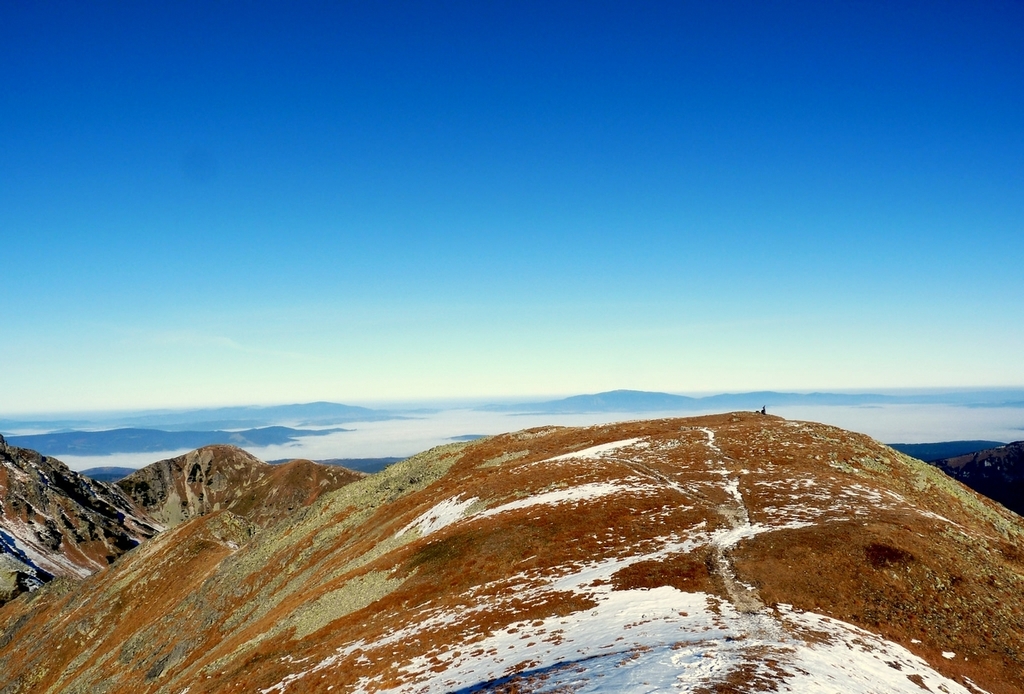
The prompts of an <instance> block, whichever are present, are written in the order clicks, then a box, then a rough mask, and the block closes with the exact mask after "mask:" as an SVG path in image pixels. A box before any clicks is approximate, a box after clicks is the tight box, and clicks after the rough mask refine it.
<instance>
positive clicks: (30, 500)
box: [0, 437, 160, 603]
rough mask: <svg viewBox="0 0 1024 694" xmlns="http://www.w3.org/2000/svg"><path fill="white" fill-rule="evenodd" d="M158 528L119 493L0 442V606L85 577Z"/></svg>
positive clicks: (128, 499)
mask: <svg viewBox="0 0 1024 694" xmlns="http://www.w3.org/2000/svg"><path fill="white" fill-rule="evenodd" d="M158 530H160V526H159V525H158V524H156V523H154V522H153V521H152V520H151V519H150V518H149V517H148V516H147V514H146V513H145V512H144V511H143V510H142V509H140V508H139V506H138V505H137V504H136V503H135V502H134V501H133V500H132V499H131V498H130V497H129V496H128V495H127V494H125V493H124V492H123V491H121V490H120V489H119V488H117V487H113V486H110V485H108V484H104V483H102V482H96V481H94V480H91V479H89V478H87V477H83V476H82V475H80V474H78V473H77V472H74V471H73V470H71V469H69V468H68V467H67V466H66V465H64V463H62V462H60V461H59V460H57V459H56V458H49V457H46V456H42V455H40V454H39V453H36V452H35V451H32V450H28V449H24V448H18V447H16V446H9V445H7V443H6V441H4V439H3V437H0V603H3V602H5V601H7V600H10V599H11V598H13V597H15V596H16V595H18V594H20V593H22V592H25V591H27V590H34V589H36V588H38V587H40V586H41V585H43V584H44V583H46V582H48V581H50V580H52V579H53V578H55V577H59V576H63V577H74V578H81V577H84V576H88V575H89V574H91V573H94V572H95V571H97V570H99V569H101V568H103V567H105V566H107V565H108V564H110V563H111V562H113V561H114V560H115V559H117V558H118V557H119V556H121V555H122V554H124V553H125V552H127V551H128V550H130V549H132V548H133V547H135V546H137V545H138V544H139V543H140V542H142V541H143V540H145V539H147V538H149V537H152V536H153V535H154V534H156V532H157V531H158Z"/></svg>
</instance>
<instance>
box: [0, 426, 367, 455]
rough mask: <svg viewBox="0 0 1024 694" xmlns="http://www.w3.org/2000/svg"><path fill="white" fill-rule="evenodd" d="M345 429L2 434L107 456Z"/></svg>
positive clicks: (264, 441) (269, 441)
mask: <svg viewBox="0 0 1024 694" xmlns="http://www.w3.org/2000/svg"><path fill="white" fill-rule="evenodd" d="M340 431H349V430H348V429H338V428H334V429H291V428H289V427H264V428H261V429H246V430H244V431H162V430H160V429H110V430H107V431H61V432H54V433H51V434H30V435H26V436H6V437H4V438H5V439H6V440H7V443H9V444H10V445H12V446H18V447H20V448H31V449H32V450H35V451H39V452H40V453H42V454H43V455H49V456H54V457H57V456H62V455H88V456H95V455H111V454H113V453H147V452H157V451H173V450H179V449H192V448H200V447H202V446H210V445H212V444H217V443H223V444H231V445H233V446H240V447H245V446H272V445H281V444H286V443H291V442H293V441H295V440H296V439H298V438H302V437H305V436H325V435H327V434H333V433H336V432H340Z"/></svg>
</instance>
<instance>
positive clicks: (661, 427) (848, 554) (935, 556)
mask: <svg viewBox="0 0 1024 694" xmlns="http://www.w3.org/2000/svg"><path fill="white" fill-rule="evenodd" d="M705 429H710V430H711V431H712V432H713V433H714V435H715V438H714V444H715V446H716V449H715V450H716V451H717V452H715V454H714V455H710V454H709V450H710V449H709V437H708V434H707V432H706V431H705ZM632 438H642V439H643V441H642V442H641V444H640V445H637V446H634V447H632V448H628V449H626V450H624V451H623V452H622V453H621V454H617V455H615V456H610V457H606V458H596V459H580V458H571V459H568V460H563V461H552V462H543V461H546V460H547V459H549V458H551V457H553V456H558V455H563V454H566V453H569V452H572V451H578V450H580V449H584V448H587V447H590V446H594V445H598V444H602V443H607V442H612V441H620V440H623V439H632ZM726 479H729V480H734V481H735V482H736V483H737V485H738V491H739V493H740V494H741V496H742V502H743V508H738V507H737V506H736V501H735V497H734V496H733V495H732V494H731V493H730V491H729V490H728V489H727V488H726V487H725V486H724V484H723V481H724V480H726ZM585 484H617V485H618V486H619V487H620V488H621V489H622V491H620V492H618V493H615V494H608V495H604V496H600V497H597V498H593V499H590V500H585V501H578V502H574V503H562V504H553V505H546V506H540V507H538V506H529V505H525V506H523V507H521V508H517V507H510V510H507V511H506V512H502V513H495V514H494V515H490V516H484V515H479V514H478V515H470V516H469V517H467V518H465V519H464V520H461V521H459V522H455V523H452V524H451V525H448V526H446V527H443V528H441V529H439V530H437V531H436V532H433V533H431V534H428V535H426V536H420V535H419V534H418V533H417V532H416V531H415V530H413V531H406V532H403V530H405V529H406V528H407V527H408V526H409V525H410V523H411V522H413V521H414V520H416V519H417V518H423V514H424V513H425V512H429V511H430V509H432V508H437V505H438V504H442V503H443V502H445V503H452V502H464V503H465V504H467V506H466V509H465V510H466V511H467V512H468V513H470V514H473V513H474V512H479V511H484V510H486V509H492V510H493V509H495V508H497V507H499V506H500V505H502V504H510V503H511V504H514V503H515V502H517V501H522V500H528V499H529V498H530V497H533V496H536V495H538V494H545V493H549V492H554V491H557V490H560V489H566V488H571V487H578V486H580V485H585ZM631 490H632V491H631ZM637 490H640V491H637ZM472 499H476V501H475V502H471V500H472ZM739 514H742V515H744V517H747V516H749V521H750V522H751V523H762V524H764V525H767V526H772V527H776V529H775V530H773V531H771V532H765V533H763V534H761V535H758V536H756V537H753V538H750V539H748V540H745V541H743V542H741V543H740V544H738V545H737V546H736V547H735V548H733V549H732V550H731V552H730V556H726V557H723V556H720V555H721V552H718V553H717V554H716V550H715V548H713V547H711V546H709V545H701V546H698V547H695V548H693V549H692V551H689V552H682V551H680V552H676V553H674V554H671V555H669V556H666V557H665V558H663V559H659V560H645V561H641V562H638V563H635V564H633V565H632V566H629V567H627V568H625V569H623V570H622V571H621V572H619V573H617V574H616V575H615V576H614V577H613V583H614V585H615V587H616V588H619V589H628V588H637V587H645V588H653V587H657V586H660V585H670V586H674V587H676V588H678V589H680V590H683V591H702V592H706V593H711V594H714V595H718V596H719V597H720V598H721V599H722V600H729V601H732V602H734V604H736V605H737V607H738V608H743V609H755V608H756V606H757V605H760V604H766V605H771V604H773V603H786V604H792V605H795V606H796V607H799V608H803V609H808V610H815V611H818V612H821V613H824V614H831V615H834V616H835V617H836V618H839V619H843V620H846V621H848V622H851V623H853V624H857V625H859V626H862V627H864V628H866V629H869V630H872V631H875V632H876V633H882V634H884V635H885V636H886V637H887V638H889V639H890V640H893V641H895V642H897V643H900V644H902V645H903V646H905V647H906V648H908V649H910V650H911V651H913V652H914V653H917V654H918V655H920V656H921V657H923V658H924V659H926V660H927V661H928V662H929V663H930V664H931V665H932V667H934V668H935V669H937V670H939V671H940V672H942V673H943V674H945V675H947V676H949V677H952V678H954V679H958V681H962V678H963V677H965V676H966V677H970V678H971V680H973V681H974V682H977V683H978V684H979V685H980V686H982V687H985V688H986V689H987V690H989V691H990V692H993V693H994V694H997V693H1003V692H1017V691H1022V690H1024V679H1022V675H1021V673H1022V672H1024V656H1022V654H1021V652H1020V644H1021V643H1024V624H1022V623H1021V618H1020V616H1019V615H1022V614H1024V597H1022V596H1024V590H1022V588H1024V578H1022V577H1024V561H1022V550H1024V541H1022V538H1024V527H1022V526H1021V523H1020V520H1019V519H1018V518H1017V517H1015V516H1013V515H1012V514H1009V513H1008V512H1006V511H1005V510H1003V509H1001V508H1000V507H998V506H996V505H995V504H992V503H990V502H987V501H986V500H984V499H981V498H980V497H978V496H977V495H975V494H974V493H973V492H970V491H968V490H966V489H965V488H963V487H962V486H961V485H959V484H958V483H956V482H953V481H951V480H949V479H947V478H945V477H944V476H943V475H942V474H941V473H940V472H938V471H937V470H934V469H932V468H930V467H929V466H927V465H925V464H923V463H920V462H918V461H913V460H911V459H908V458H905V457H903V456H901V455H899V454H897V453H896V452H894V451H892V450H891V449H888V448H886V447H884V446H882V445H880V444H878V443H876V442H874V441H872V440H871V439H869V438H867V437H864V436H861V435H857V434H851V433H849V432H844V431H841V430H838V429H835V428H832V427H827V426H823V425H816V424H807V423H799V422H786V421H784V420H781V419H779V418H776V417H765V416H759V415H749V414H736V415H721V416H712V417H699V418H688V419H668V420H657V421H649V422H629V423H623V424H613V425H604V426H596V427H586V428H550V429H539V430H528V431H524V432H517V433H514V434H506V435H503V436H497V437H492V438H489V439H484V440H481V441H477V442H473V443H470V444H456V445H451V446H446V447H442V448H440V449H435V450H433V451H430V452H427V453H426V454H421V455H420V456H416V457H414V458H413V459H410V460H408V461H405V462H403V463H400V464H398V465H395V466H393V467H392V468H389V469H388V470H386V471H384V472H383V473H381V474H379V475H375V476H372V477H369V478H367V479H364V480H361V481H359V482H356V483H354V484H352V485H349V486H346V487H344V488H342V489H339V490H337V491H334V492H331V493H328V494H325V495H323V496H322V497H321V498H320V499H319V500H317V501H316V502H315V503H313V504H312V505H311V506H309V507H308V508H306V509H304V510H302V511H300V512H298V513H297V514H296V515H295V516H294V517H293V518H292V519H290V520H288V521H285V522H281V523H280V524H278V525H276V526H274V527H272V528H270V529H268V530H266V531H264V532H258V533H256V534H255V535H254V536H253V537H252V539H247V538H248V537H249V532H250V530H249V526H248V525H246V524H245V523H244V522H243V521H241V520H239V519H237V518H236V517H235V516H233V515H232V514H231V513H225V512H219V513H217V512H215V513H213V514H211V515H208V516H205V517H202V518H198V519H193V520H191V521H188V522H186V523H184V524H182V525H181V526H179V527H178V528H176V529H175V530H174V531H173V532H172V533H169V534H166V535H161V536H159V537H158V538H156V539H155V540H154V541H152V542H151V543H149V544H147V545H146V546H145V547H143V548H141V549H140V550H139V551H137V552H133V553H131V554H130V555H128V556H127V557H125V558H124V559H122V560H121V561H119V562H118V563H117V564H115V565H114V566H113V567H111V568H110V569H108V570H106V571H103V572H101V573H100V574H98V575H96V576H93V577H92V578H90V579H88V580H87V581H86V583H85V584H84V585H83V586H82V589H81V590H72V591H71V592H68V593H67V594H64V595H61V594H60V591H59V590H57V589H49V590H46V591H44V592H42V593H41V594H38V595H37V596H34V598H33V599H26V598H22V599H20V600H18V601H15V602H14V603H11V604H10V605H8V606H7V607H6V608H4V609H3V611H0V625H4V626H3V627H2V631H0V672H3V673H5V679H6V682H5V684H4V686H2V687H0V692H2V693H3V694H14V693H15V692H76V691H80V692H86V691H89V692H165V691H166V692H180V691H181V690H183V689H184V688H186V687H189V693H190V694H197V693H199V692H226V691H243V690H244V691H254V690H256V689H259V688H268V687H272V686H273V685H275V684H277V683H284V684H285V685H287V683H288V682H296V684H295V685H294V687H293V688H291V689H288V691H303V692H305V691H310V692H320V691H327V688H328V687H333V689H332V690H331V691H333V692H338V691H342V692H344V691H351V690H352V689H353V688H354V687H355V685H356V683H357V682H360V681H361V682H362V684H361V686H362V687H364V688H365V689H367V690H369V691H373V690H374V689H376V688H385V687H388V686H404V687H408V688H412V689H414V688H415V685H414V679H415V678H414V676H413V675H410V674H409V672H408V671H407V670H404V669H403V666H405V665H407V664H409V663H410V662H412V660H413V659H414V658H416V657H421V658H424V659H426V662H427V663H433V666H432V667H434V668H437V669H438V670H443V669H444V667H445V666H444V663H443V661H442V660H440V659H439V655H440V654H441V653H442V652H443V651H444V650H445V649H447V648H448V647H449V646H450V645H453V644H466V648H467V649H472V644H473V643H474V642H475V641H477V640H478V639H479V638H481V637H482V635H486V634H488V633H492V632H495V631H497V630H502V629H506V628H509V626H510V625H512V624H513V623H516V622H519V621H522V620H524V619H544V618H546V617H550V616H552V615H567V614H571V613H578V612H580V611H581V610H585V609H587V608H588V607H590V606H591V603H589V602H588V599H587V598H586V597H585V596H580V595H579V594H576V593H570V592H564V591H563V592H560V591H558V590H553V589H552V590H539V591H535V592H533V593H530V592H529V591H527V590H526V588H529V587H531V586H533V587H537V586H540V587H541V588H542V587H543V585H544V581H543V580H542V579H545V578H549V577H551V576H557V575H564V574H565V573H567V572H569V571H572V570H573V569H574V568H578V567H582V566H584V565H587V564H588V563H590V562H594V561H597V560H600V559H604V558H614V557H622V556H629V555H640V554H644V553H646V552H648V551H650V550H651V549H653V548H656V547H658V546H660V543H663V541H664V538H665V537H666V536H667V535H672V536H675V537H678V538H683V539H685V538H686V537H689V536H692V537H696V536H697V535H696V534H697V533H698V531H699V532H701V533H706V532H714V531H716V530H721V529H725V530H728V529H729V528H730V527H733V524H734V523H735V522H736V518H735V517H736V516H737V515H739ZM428 515H429V514H428ZM793 520H800V521H802V522H804V523H806V524H807V525H806V526H805V527H800V528H789V529H781V526H782V525H785V524H786V523H789V522H791V521H793ZM777 526H778V527H777ZM725 565H730V566H731V567H732V568H733V570H734V571H735V574H736V575H735V578H733V577H731V576H729V575H728V573H727V572H725V573H723V569H722V567H723V566H725ZM736 579H738V580H739V581H740V582H742V583H746V584H750V585H752V586H753V587H754V590H753V591H750V592H749V593H748V592H745V591H746V589H742V590H739V591H738V589H737V585H739V583H737V580H736ZM740 603H747V604H746V605H741V604H740ZM915 641H919V643H916V642H915ZM128 644H134V645H132V646H130V647H129V646H128ZM951 644H955V645H956V648H954V649H952V650H956V651H957V653H958V657H957V659H955V660H948V659H946V658H943V657H942V655H941V652H942V651H943V650H947V649H950V646H951ZM965 656H966V657H967V659H966V660H963V659H962V658H963V657H965ZM312 664H320V665H319V667H320V669H319V670H317V671H316V672H310V668H311V667H312ZM524 667H525V665H524ZM304 671H306V672H307V674H306V675H304V676H303V679H301V680H294V679H292V680H289V677H291V678H294V677H296V676H298V674H300V673H301V672H304ZM740 674H742V673H740ZM737 676H740V675H737ZM729 686H732V687H735V689H733V691H747V690H749V688H748V689H744V687H745V686H746V685H744V683H743V682H742V681H737V682H734V683H732V684H730V685H729ZM285 688H286V689H287V687H285Z"/></svg>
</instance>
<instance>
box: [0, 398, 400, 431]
mask: <svg viewBox="0 0 1024 694" xmlns="http://www.w3.org/2000/svg"><path fill="white" fill-rule="evenodd" d="M401 418H402V415H399V414H395V413H392V412H389V411H386V410H373V409H370V408H368V407H357V406H355V405H342V404H340V403H336V402H310V403H304V404H296V405H273V406H267V407H256V406H253V407H215V408H202V409H191V410H164V411H151V412H137V413H122V414H97V415H95V416H89V417H76V418H67V419H43V418H39V419H34V418H22V419H0V431H16V430H23V429H35V430H37V431H38V430H51V431H56V430H61V429H64V430H67V429H108V428H110V429H112V428H126V427H127V428H143V429H161V430H163V431H189V430H193V431H194V430H200V431H202V430H209V429H251V428H258V427H266V426H271V425H279V424H294V425H296V426H330V425H333V424H345V423H347V422H376V421H381V420H385V419H401Z"/></svg>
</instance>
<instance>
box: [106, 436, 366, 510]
mask: <svg viewBox="0 0 1024 694" xmlns="http://www.w3.org/2000/svg"><path fill="white" fill-rule="evenodd" d="M364 476H365V475H364V474H363V473H359V472H355V471H352V470H348V469H346V468H342V467H331V466H327V465H318V464H317V463H313V462H311V461H309V460H293V461H291V462H289V463H284V464H282V465H269V464H268V463H264V462H263V461H261V460H259V459H258V458H255V457H253V456H252V455H250V454H248V453H246V452H245V451H243V450H242V449H240V448H236V447H234V446H221V445H217V446H205V447H203V448H199V449H197V450H195V451H192V452H191V453H186V454H185V455H181V456H178V457H176V458H170V459H168V460H161V461H159V462H157V463H153V464H152V465H147V466H146V467H144V468H142V469H140V470H138V471H137V472H135V473H133V474H131V475H129V476H128V477H125V478H124V479H122V480H120V481H118V482H117V486H118V487H120V488H121V489H122V490H123V491H124V492H125V493H126V494H128V495H129V496H131V497H132V499H134V500H135V501H136V502H137V503H138V504H139V505H140V506H142V507H143V508H144V509H146V511H147V513H149V514H150V515H151V516H152V517H154V518H156V519H158V520H159V521H160V522H161V523H163V524H164V525H166V526H168V527H173V526H176V525H178V524H180V523H183V522H184V521H186V520H189V519H190V518H195V517H197V516H202V515H206V514H208V513H213V512H216V511H231V512H233V513H235V514H237V515H240V516H242V517H244V518H246V519H248V520H250V521H251V522H253V523H256V524H257V525H260V526H265V525H268V524H270V523H273V522H275V521H277V520H279V519H280V518H282V517H283V516H285V515H287V514H288V513H290V512H292V511H294V510H295V509H297V508H299V507H301V506H306V505H309V504H310V503H312V502H314V501H315V500H316V499H317V498H318V497H319V496H320V495H321V494H323V493H324V492H328V491H331V490H334V489H338V488H340V487H343V486H345V485H346V484H349V483H351V482H354V481H355V480H358V479H361V478H362V477H364Z"/></svg>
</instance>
